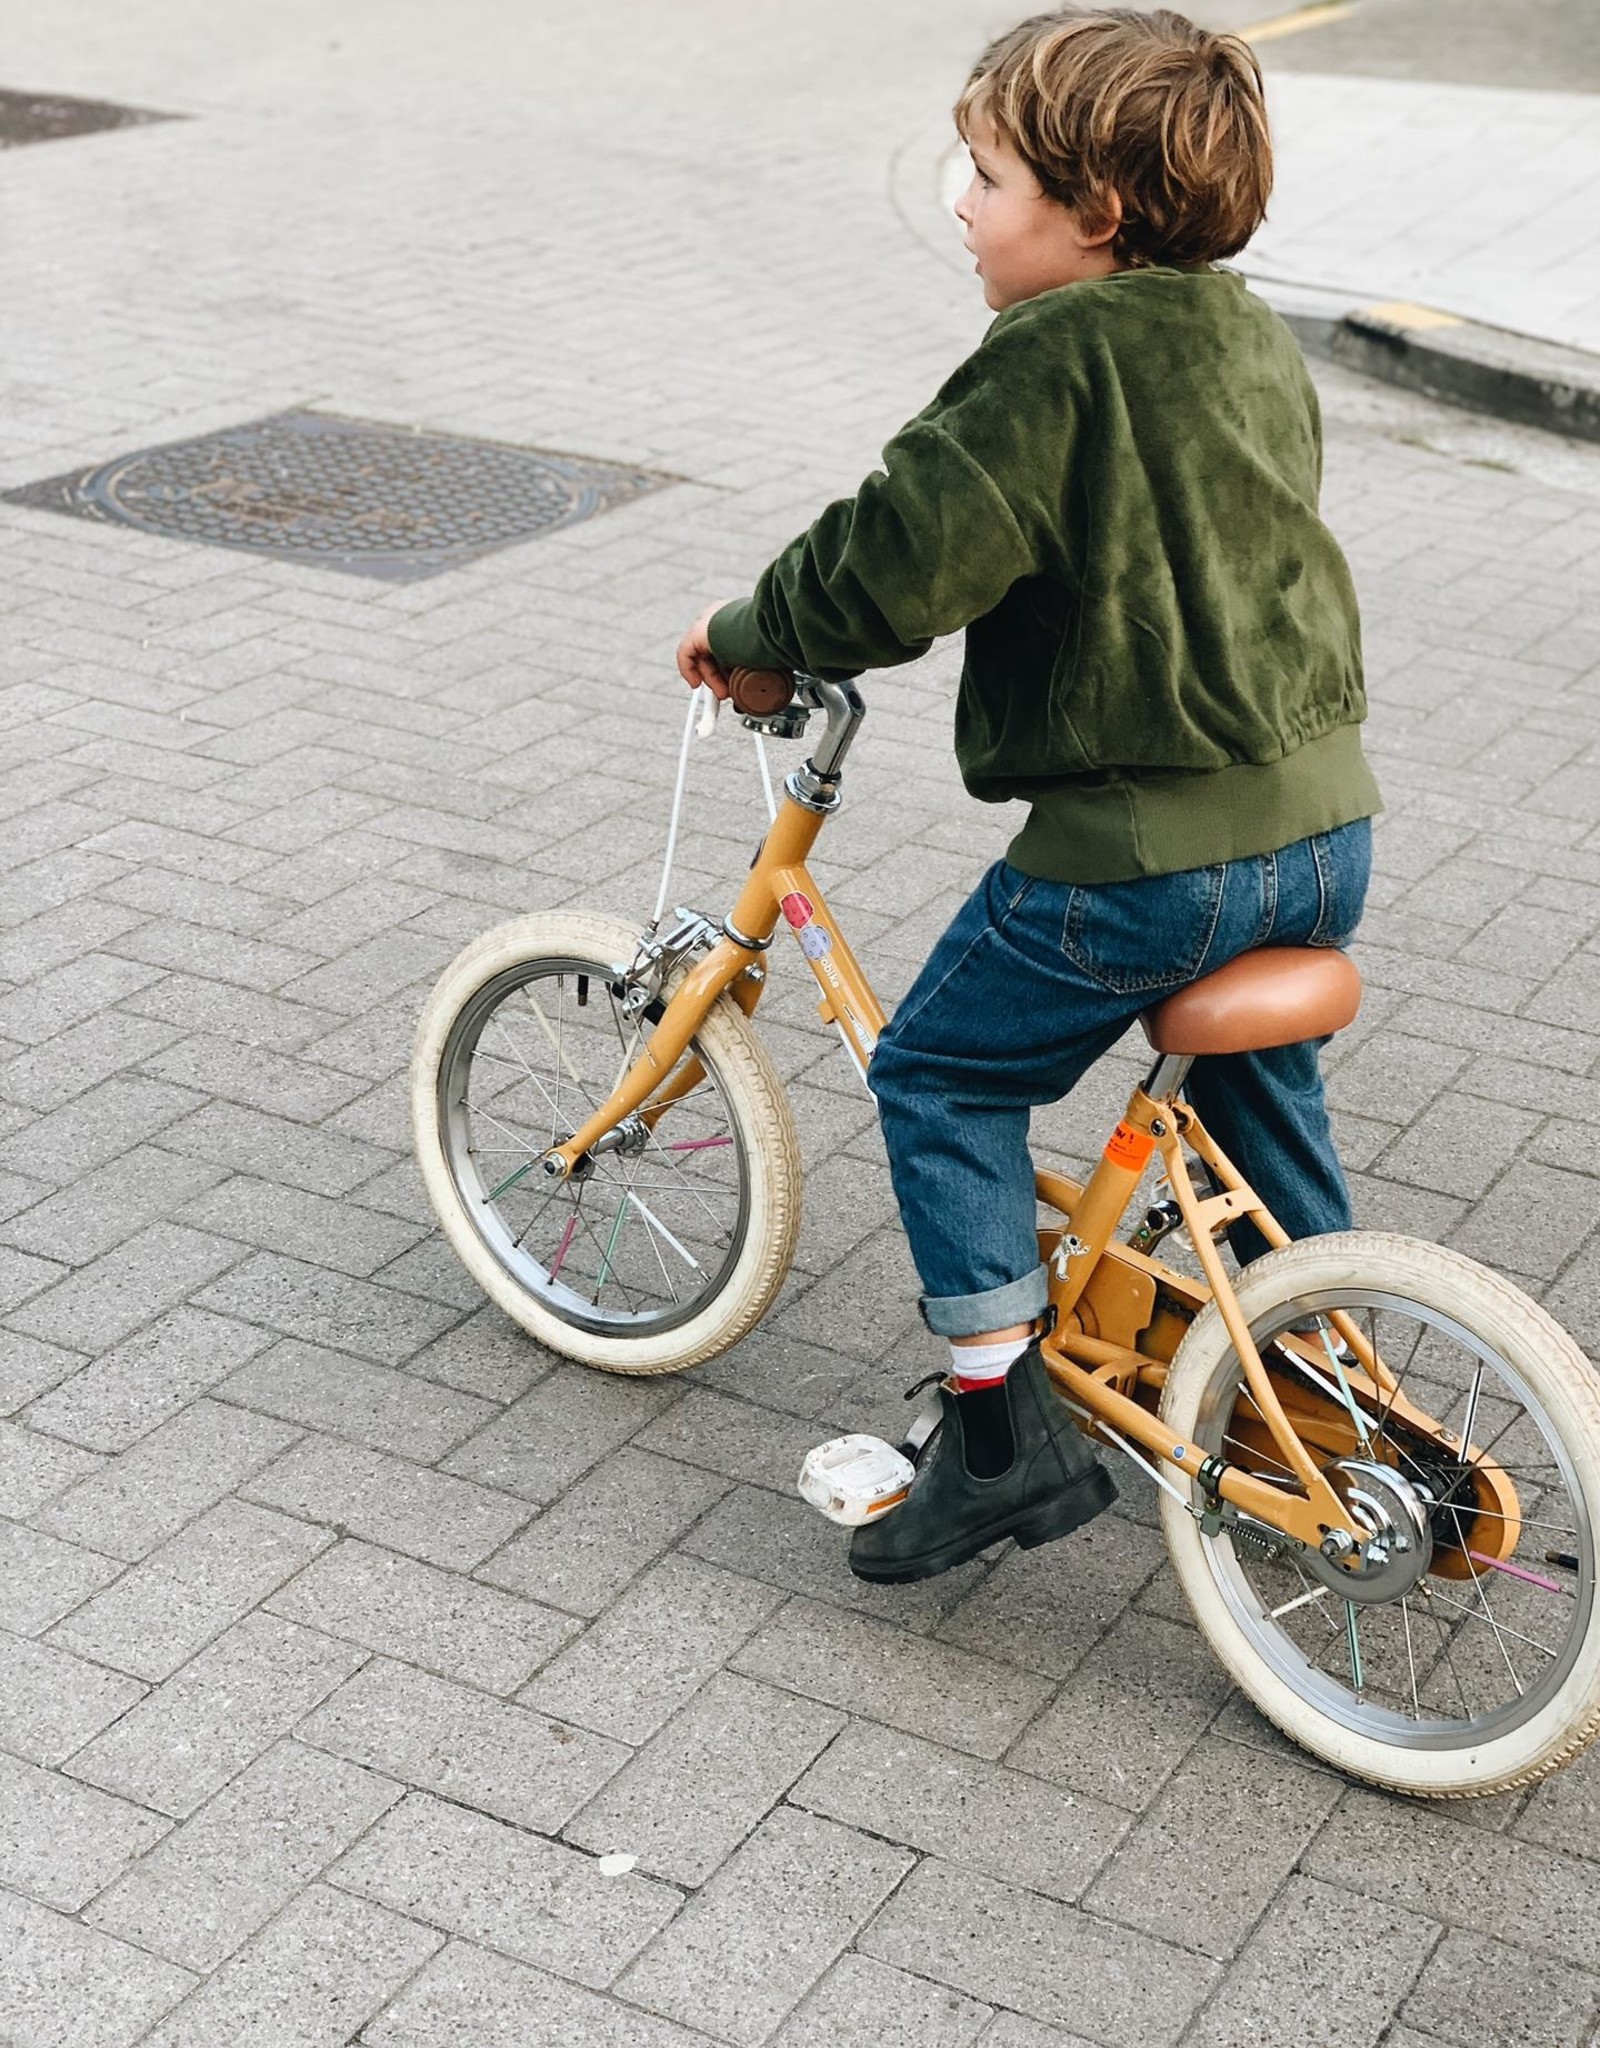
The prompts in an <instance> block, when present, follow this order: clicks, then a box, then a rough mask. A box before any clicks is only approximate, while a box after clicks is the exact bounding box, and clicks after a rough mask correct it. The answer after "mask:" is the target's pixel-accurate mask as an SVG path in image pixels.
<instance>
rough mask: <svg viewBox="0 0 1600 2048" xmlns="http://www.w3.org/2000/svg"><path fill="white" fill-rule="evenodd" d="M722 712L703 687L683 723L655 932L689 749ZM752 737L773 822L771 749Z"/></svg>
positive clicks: (664, 894) (653, 920)
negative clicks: (691, 743)
mask: <svg viewBox="0 0 1600 2048" xmlns="http://www.w3.org/2000/svg"><path fill="white" fill-rule="evenodd" d="M702 693H703V694H702ZM721 709H722V700H721V699H720V698H718V697H714V696H713V695H712V694H711V692H710V691H709V690H707V689H706V688H705V685H704V684H703V683H702V684H698V685H697V686H696V687H695V688H694V689H692V690H691V691H690V692H689V710H688V714H687V716H686V717H685V719H684V721H683V740H682V743H681V744H680V746H679V748H678V780H677V785H676V787H675V788H674V789H673V792H672V818H671V820H670V822H669V823H668V826H667V852H666V858H665V859H664V860H663V861H662V863H661V887H660V889H659V890H658V891H657V892H656V907H655V914H654V915H653V916H652V917H651V919H650V929H651V930H652V931H654V930H655V929H656V928H657V926H658V925H659V924H660V923H661V913H662V911H663V910H665V909H666V907H667V887H668V884H669V883H670V882H671V880H672V860H673V855H674V854H675V853H676V852H677V849H678V821H679V819H680V818H681V817H682V815H683V792H684V789H685V787H686V786H687V784H688V780H689V745H690V742H691V741H692V740H695V739H702V740H703V739H706V738H707V737H709V735H710V734H711V732H712V731H713V730H714V729H715V727H716V723H717V713H718V712H719V711H720V710H721ZM751 737H752V738H753V739H754V741H755V743H756V760H757V762H758V764H759V765H760V768H761V787H762V789H763V790H764V791H765V792H766V798H767V817H768V819H769V820H770V819H773V818H776V817H777V815H778V799H777V797H776V795H775V794H774V792H773V788H772V770H771V769H770V768H769V767H768V766H767V749H766V746H765V744H764V742H763V740H762V738H761V735H760V733H753V734H752V735H751Z"/></svg>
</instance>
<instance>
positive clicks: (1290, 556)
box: [710, 269, 1380, 882]
mask: <svg viewBox="0 0 1600 2048" xmlns="http://www.w3.org/2000/svg"><path fill="white" fill-rule="evenodd" d="M1321 467H1322V448H1321V426H1320V418H1319V412H1318V406H1317V399H1316V393H1315V391H1314V389H1313V387H1312V384H1311V380H1310V377H1309V376H1308V374H1307V372H1306V367H1305V363H1304V361H1303V360H1302V358H1301V355H1300V351H1299V348H1298V346H1297V345H1296V343H1295V341H1294V338H1293V337H1292V336H1291V334H1290V333H1289V331H1288V329H1287V328H1286V327H1285V326H1284V324H1283V322H1282V321H1281V320H1279V319H1278V317H1277V315H1276V314H1274V313H1273V312H1272V311H1271V310H1270V308H1269V307H1267V306H1266V305H1265V304H1264V303H1263V302H1262V301H1261V300H1260V299H1258V298H1256V297H1255V296H1254V295H1253V294H1252V293H1251V292H1249V291H1248V290H1246V288H1245V285H1244V282H1243V280H1242V279H1241V278H1239V277H1238V276H1237V275H1235V274H1234V273H1233V272H1231V271H1226V270H1212V269H1203V270H1175V269H1150V270H1130V271H1121V272H1118V273H1117V274H1116V275H1115V276H1113V277H1109V278H1106V279H1103V280H1100V281H1097V282H1093V283H1082V284H1072V285H1065V286H1063V287H1061V288H1060V289H1059V290H1056V291H1050V292H1045V293H1043V294H1042V295H1041V296H1040V297H1038V298H1036V299H1030V300H1028V301H1026V302H1025V303H1024V304H1022V305H1019V306H1013V307H1009V308H1008V309H1007V310H1006V311H1005V312H1003V313H1001V314H1000V315H999V316H998V318H997V319H996V320H995V321H994V324H993V325H992V326H991V327H990V329H989V332H988V334H987V335H986V336H985V338H984V340H983V342H982V344H981V345H980V346H979V347H978V349H977V350H976V351H975V352H974V353H973V354H972V355H971V356H970V357H968V359H967V361H966V362H964V363H963V364H962V365H961V367H960V368H959V369H958V370H957V371H956V372H955V374H954V375H953V376H952V377H951V378H950V379H949V381H948V382H947V383H946V384H945V386H944V388H943V390H941V391H940V392H939V394H938V396H937V397H936V398H935V399H934V401H933V403H932V404H931V405H929V406H928V407H927V408H926V409H925V410H924V411H923V412H921V413H919V414H918V415H917V417H916V418H915V419H914V420H912V421H911V422H910V424H909V425H907V426H906V427H905V428H903V429H902V430H901V432H900V433H898V434H897V435H896V436H895V438H894V439H893V440H892V441H891V442H890V443H889V446H888V447H887V448H886V449H885V450H884V467H883V469H882V470H881V471H875V472H874V473H873V475H871V476H870V477H868V479H867V481H866V482H865V483H864V484H863V485H862V486H861V489H860V490H859V491H858V492H857V493H856V494H855V496H854V497H853V498H844V499H841V500H840V501H839V502H838V503H837V504H833V505H830V506H829V507H828V508H827V510H826V511H825V512H824V513H823V514H822V516H821V517H820V518H819V519H818V520H817V521H816V523H815V525H813V526H812V527H811V528H810V530H809V531H808V532H806V533H803V534H802V535H801V536H800V537H799V538H798V539H797V540H795V541H794V542H792V543H791V544H790V546H789V547H787V548H786V549H785V550H784V551H783V553H782V554H781V555H780V556H779V557H778V559H777V560H776V561H775V562H774V563H772V565H771V566H770V568H768V569H767V570H766V571H765V573H764V574H763V575H762V577H761V578H760V581H759V582H758V583H757V585H756V589H755V592H754V594H753V595H752V596H751V597H750V598H748V599H747V600H744V601H742V602H740V603H737V604H731V605H725V606H724V607H723V608H722V609H721V610H720V611H719V612H718V613H717V614H716V616H715V618H714V619H713V621H712V625H711V636H710V637H711V646H712V651H713V652H714V654H715V655H716V657H717V659H718V660H719V661H720V662H721V663H722V664H723V665H724V666H737V665H741V664H742V665H745V666H749V667H754V668H766V667H789V668H801V669H805V670H808V671H809V672H811V673H812V674H815V675H821V676H836V677H837V676H842V675H854V674H856V673H858V672H859V671H861V670H862V669H872V668H887V667H890V666H892V665H893V664H894V663H896V662H901V661H909V660H912V659H913V658H914V657H915V656H917V655H919V654H922V653H924V652H926V650H927V648H928V647H929V646H930V644H931V643H932V642H933V641H934V640H935V639H936V638H938V636H939V635H941V634H944V633H953V632H956V631H958V630H959V629H960V628H962V627H965V628H966V635H967V638H966V662H965V666H964V668H963V671H962V678H961V691H960V696H959V700H958V703H957V708H956V753H957V758H958V760H959V762H960V766H961V771H962V775H963V777H964V779H965V781H966V785H967V787H968V789H969V790H970V791H971V792H972V794H973V795H974V796H976V797H979V798H981V799H982V800H984V801H985V802H990V803H1001V802H1005V801H1008V800H1011V799H1015V798H1020V799H1022V800H1024V801H1026V802H1027V803H1029V804H1030V805H1031V806H1032V808H1031V811H1030V814H1029V818H1028V821H1027V823H1026V825H1024V827H1023V829H1022V831H1021V832H1020V833H1019V834H1018V835H1017V837H1016V838H1015V839H1014V840H1013V842H1012V844H1011V847H1010V849H1009V858H1010V859H1011V861H1012V862H1013V863H1014V864H1015V865H1016V866H1017V867H1019V868H1021V869H1022V870H1023V871H1024V872H1026V873H1028V874H1032V875H1039V876H1042V877H1044V878H1046V879H1048V880H1052V881H1062V882H1114V881H1125V880H1129V879H1131V878H1133V877H1135V876H1138V875H1152V874H1168V873H1171V872H1173V871H1174V870H1176V869H1179V868H1190V867H1203V866H1207V865H1210V864H1211V863H1213V862H1217V861H1223V860H1231V859H1241V858H1244V857H1246V856H1248V855H1251V854H1260V853H1268V852H1271V851H1273V850H1274V849H1276V848H1278V847H1281V846H1287V845H1290V844H1292V843H1293V842H1294V841H1295V840H1297V839H1302V838H1305V837H1306V836H1307V835H1308V834H1310V833H1313V832H1320V831H1327V830H1330V829H1331V828H1332V827H1334V826H1336V825H1341V824H1346V823H1348V822H1349V821H1350V820H1351V819H1354V818H1360V817H1366V816H1370V815H1371V813H1373V812H1374V811H1376V810H1378V809H1379V808H1380V799H1379V796H1378V792H1377V787H1376V785H1375V783H1374V782H1373V779H1372V776H1371V773H1370V771H1369V769H1368V767H1367V765H1366V761H1365V759H1364V757H1363V754H1362V751H1361V742H1360V724H1361V721H1362V719H1363V718H1364V717H1365V715H1366V700H1365V697H1364V694H1363V691H1362V680H1361V653H1360V624H1359V620H1358V616H1357V612H1356V601H1355V592H1354V589H1353V587H1352V585H1351V581H1350V573H1349V570H1348V568H1347V566H1346V564H1345V561H1344V557H1343V556H1342V555H1341V553H1340V551H1339V548H1338V544H1337V543H1336V542H1335V540H1334V538H1333V536H1332V535H1331V534H1330V533H1329V531H1328V529H1327V528H1326V527H1325V526H1324V525H1323V523H1322V521H1321V519H1320V518H1319V517H1318V515H1317V494H1318V488H1319V484H1320V481H1321Z"/></svg>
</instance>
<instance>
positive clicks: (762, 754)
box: [750, 732, 778, 822]
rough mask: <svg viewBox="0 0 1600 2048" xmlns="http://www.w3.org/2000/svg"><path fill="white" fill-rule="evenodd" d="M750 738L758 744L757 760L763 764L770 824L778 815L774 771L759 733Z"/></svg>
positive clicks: (763, 779)
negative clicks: (773, 786) (773, 778)
mask: <svg viewBox="0 0 1600 2048" xmlns="http://www.w3.org/2000/svg"><path fill="white" fill-rule="evenodd" d="M750 737H751V738H752V739H753V740H754V741H755V743H756V759H757V760H758V761H759V762H760V764H761V787H762V788H763V789H764V790H765V791H766V793H767V818H768V821H769V822H770V821H771V820H772V819H774V818H776V817H777V815H778V799H777V798H776V797H775V796H774V795H773V793H772V770H771V769H770V768H769V767H768V766H767V745H766V741H765V740H763V739H762V737H761V735H760V733H758V732H757V733H752V734H751V735H750Z"/></svg>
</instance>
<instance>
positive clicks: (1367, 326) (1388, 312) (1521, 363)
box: [1257, 283, 1600, 442]
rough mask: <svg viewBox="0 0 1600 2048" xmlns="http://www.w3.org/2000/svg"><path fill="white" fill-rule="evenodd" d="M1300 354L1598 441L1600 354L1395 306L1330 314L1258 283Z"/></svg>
mask: <svg viewBox="0 0 1600 2048" xmlns="http://www.w3.org/2000/svg"><path fill="white" fill-rule="evenodd" d="M1257 289H1258V290H1261V291H1262V292H1263V294H1264V296H1266V297H1267V298H1268V299H1270V300H1271V301H1272V302H1273V303H1274V304H1275V305H1276V306H1277V308H1278V311H1279V312H1280V313H1281V314H1282V315H1283V317H1284V319H1285V320H1286V321H1287V322H1288V324H1289V326H1290V327H1291V328H1292V329H1293V330H1294V332H1295V334H1296V335H1297V336H1298V338H1299V341H1300V344H1301V346H1302V347H1303V348H1304V349H1305V350H1306V351H1307V353H1308V354H1312V355H1318V356H1323V357H1326V358H1327V359H1329V360H1330V361H1332V362H1336V363H1344V364H1346V365H1347V366H1348V367H1349V368H1351V369H1353V370H1360V371H1363V372H1365V374H1366V375H1367V376H1369V377H1377V378H1380V379H1382V380H1383V381H1384V382H1385V383H1388V384H1398V385H1401V386H1403V387H1404V388H1405V389H1406V390H1408V391H1420V392H1422V393H1423V394H1424V395H1425V396H1427V397H1429V398H1438V399H1443V400H1444V401H1445V402H1446V403H1447V404H1450V405H1459V406H1464V407H1466V408H1468V409H1469V410H1471V411H1473V412H1478V413H1485V414H1487V415H1489V416H1490V417H1491V418H1493V419H1502V420H1511V421H1514V422H1515V423H1516V424H1517V425H1519V426H1529V427H1542V428H1544V429H1545V430H1546V432H1548V433H1552V434H1562V435H1565V436H1566V437H1567V438H1568V439H1569V440H1577V441H1597V442H1600V356H1593V355H1589V354H1587V353H1586V352H1585V351H1583V350H1580V349H1569V348H1561V347H1558V346H1557V345H1556V344H1555V343H1553V342H1547V341H1537V340H1535V339H1534V338H1533V337H1532V336H1530V335H1524V334H1512V333H1509V332H1508V331H1507V330H1505V329H1504V328H1498V327H1483V326H1480V325H1479V324H1478V323H1476V322H1475V321H1471V320H1461V319H1457V318H1456V317H1455V316H1454V315H1453V314H1448V313H1436V312H1434V311H1433V310H1431V309H1430V308H1429V307H1426V306H1413V305H1409V304H1405V303H1394V304H1386V305H1376V306H1354V307H1349V308H1347V309H1345V310H1343V311H1329V310H1328V309H1327V308H1326V307H1325V306H1320V305H1318V304H1315V303H1312V302H1311V298H1310V296H1309V295H1306V294H1295V295H1291V296H1290V297H1288V298H1285V297H1283V296H1282V295H1280V294H1278V293H1275V292H1274V291H1273V290H1272V288H1271V287H1270V286H1265V285H1262V284H1260V283H1258V284H1257Z"/></svg>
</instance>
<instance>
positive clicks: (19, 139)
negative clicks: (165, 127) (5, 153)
mask: <svg viewBox="0 0 1600 2048" xmlns="http://www.w3.org/2000/svg"><path fill="white" fill-rule="evenodd" d="M181 119H182V116H181V115H178V114H152V113H148V112H146V111H145V109H144V108H142V107H114V106H112V104H111V102H110V101H109V100H75V99H68V98H67V97H65V96H64V95H63V94H61V93H55V92H14V91H11V90H10V89H8V88H7V87H5V86H0V149H20V148H21V147H22V145H23V144H24V143H25V142H59V141H60V140H61V139H62V138H63V137H65V136H68V135H93V134H95V133H96V132H97V131H98V130H100V129H102V128H139V127H143V126H144V125H145V124H146V123H147V122H150V121H177V120H181Z"/></svg>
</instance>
